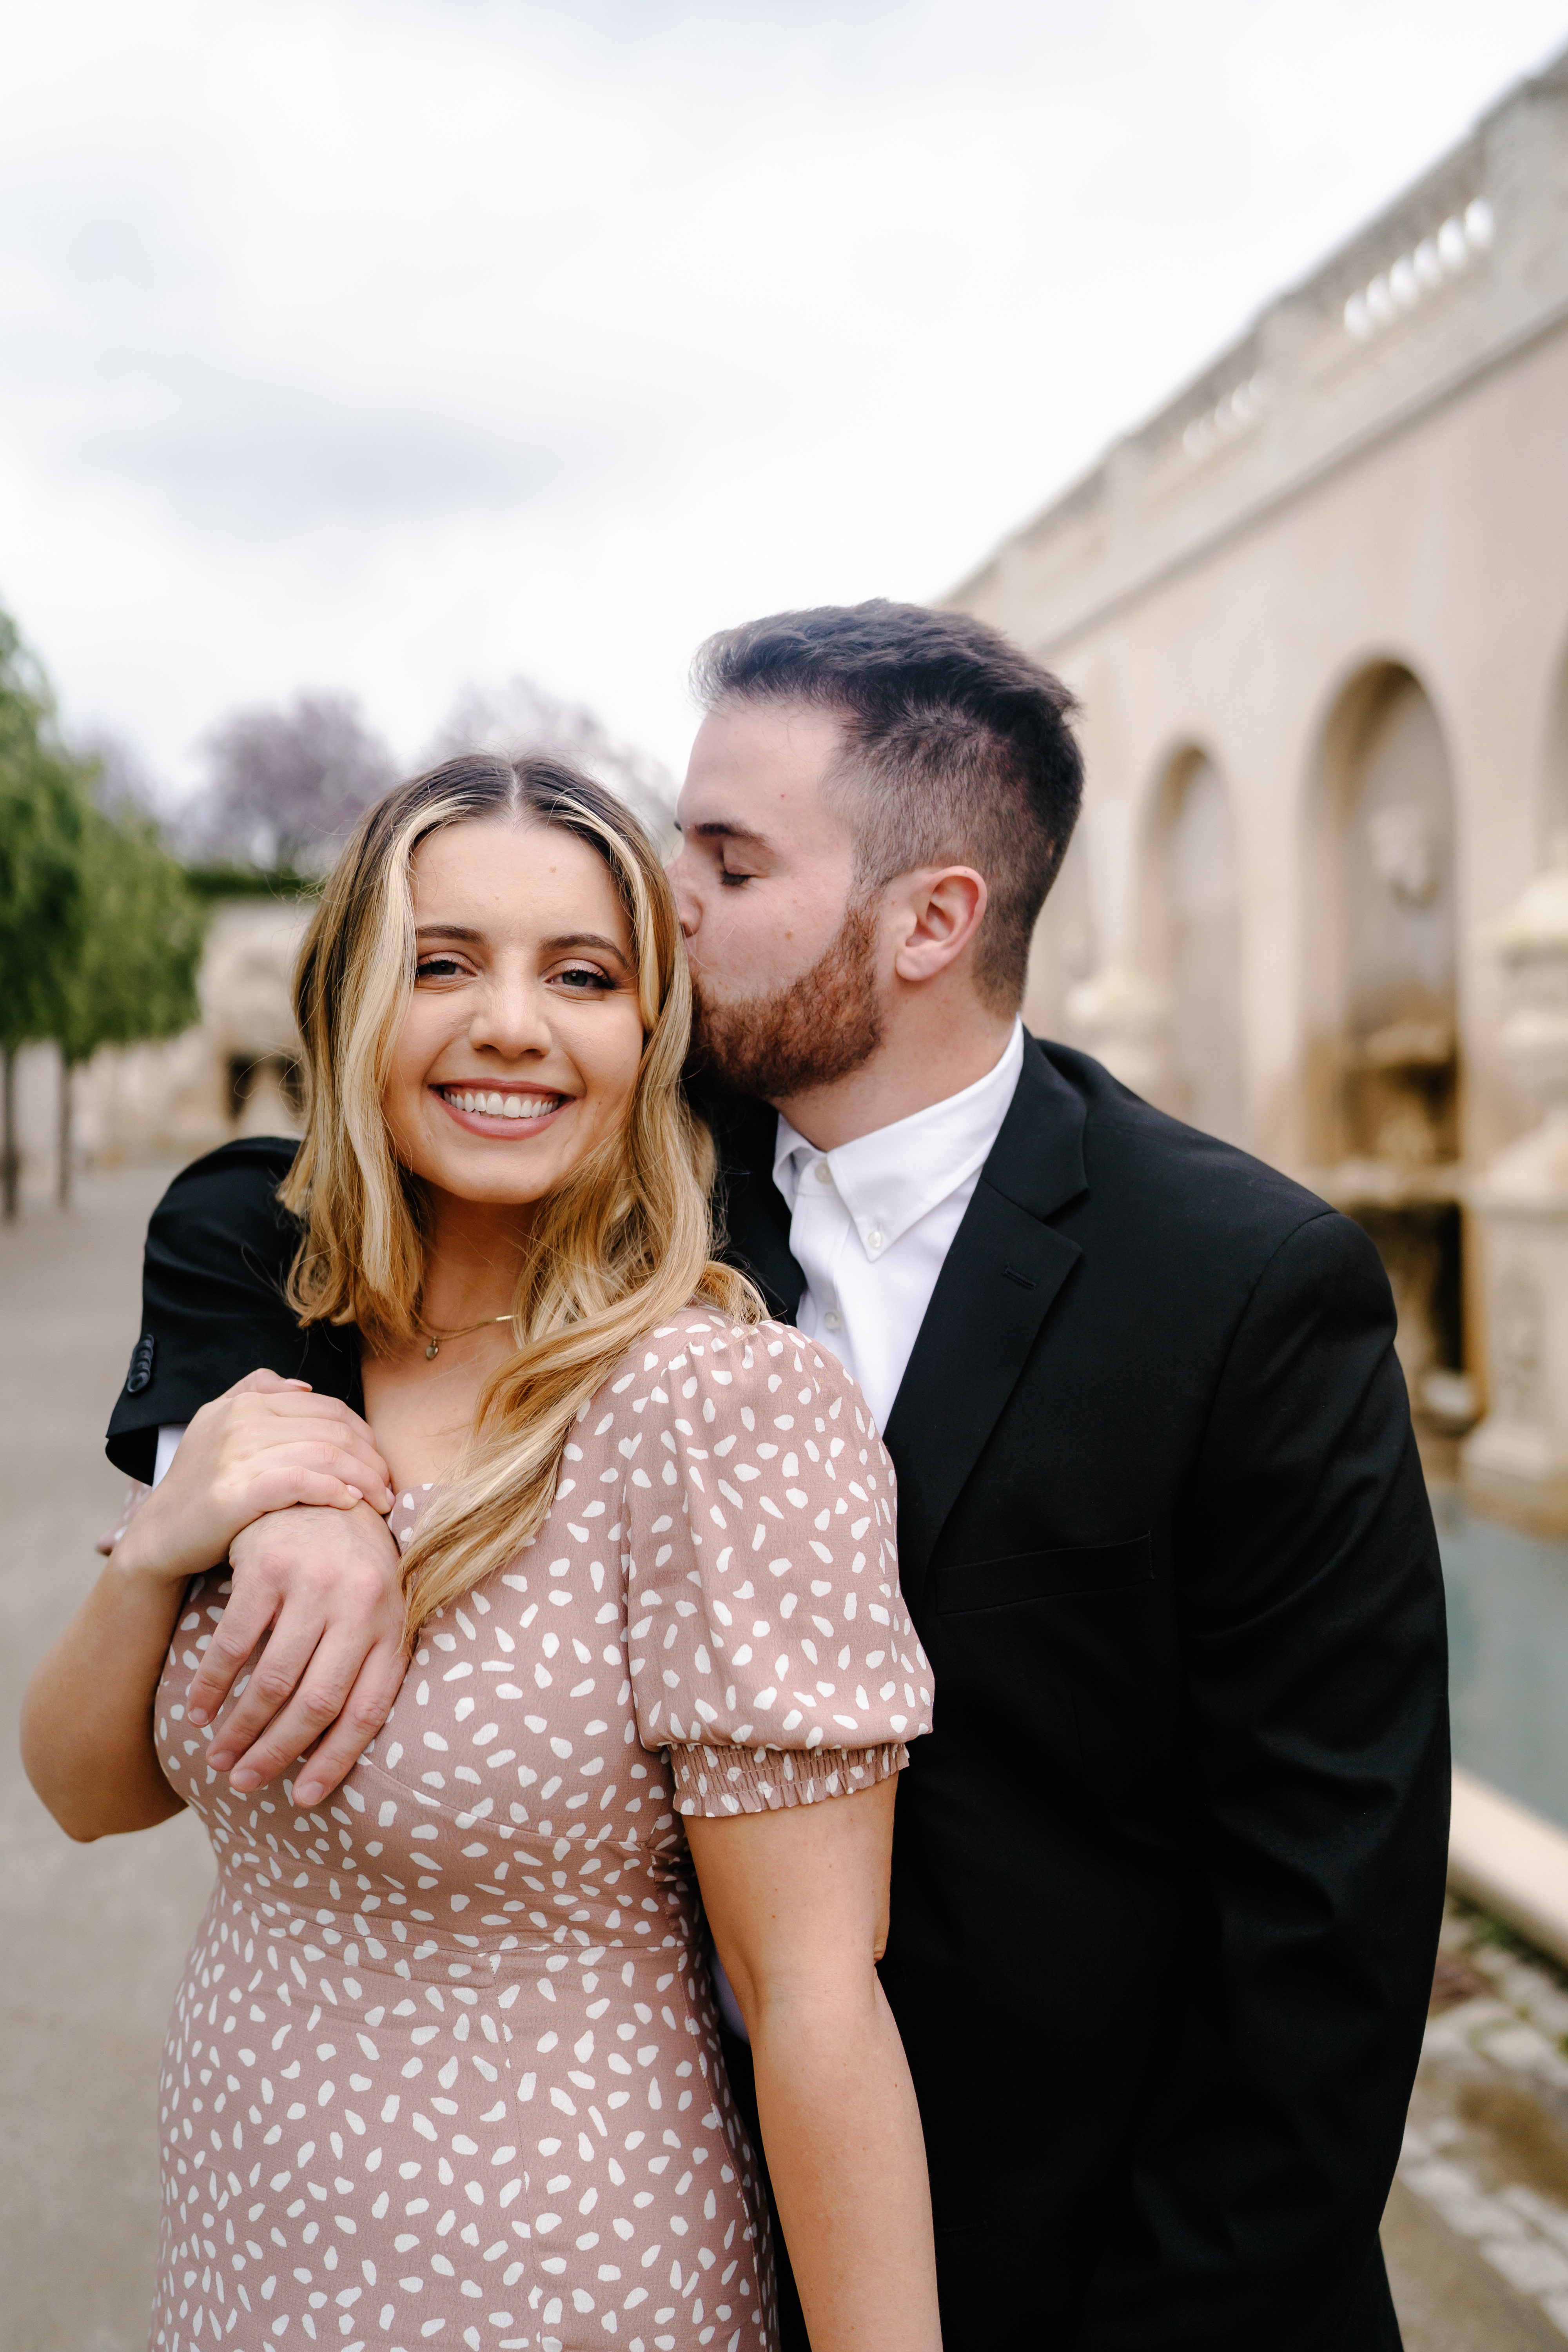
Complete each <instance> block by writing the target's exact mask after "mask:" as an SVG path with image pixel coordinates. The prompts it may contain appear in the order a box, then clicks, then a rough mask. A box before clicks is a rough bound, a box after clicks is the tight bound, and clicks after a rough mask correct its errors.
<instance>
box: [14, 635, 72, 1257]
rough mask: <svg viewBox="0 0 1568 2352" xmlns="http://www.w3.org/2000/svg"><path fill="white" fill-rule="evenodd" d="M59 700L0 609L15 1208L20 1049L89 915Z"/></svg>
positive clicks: (46, 1031) (56, 991)
mask: <svg viewBox="0 0 1568 2352" xmlns="http://www.w3.org/2000/svg"><path fill="white" fill-rule="evenodd" d="M53 718H54V710H53V704H52V701H51V699H50V697H49V692H48V688H47V684H46V683H45V681H44V678H43V677H42V674H41V672H40V671H39V670H38V669H37V665H36V664H35V663H33V662H32V661H31V660H30V659H29V658H28V656H27V655H26V653H25V652H24V650H23V647H22V644H21V640H20V638H19V636H18V635H17V632H16V625H15V623H14V622H13V621H12V620H11V619H10V617H9V615H8V614H5V613H0V1097H3V1105H0V1193H3V1198H4V1210H5V1218H6V1220H7V1222H9V1220H10V1219H12V1218H13V1217H15V1215H16V1199H17V1188H18V1178H19V1172H20V1171H19V1161H18V1155H17V1149H16V1055H17V1053H18V1051H19V1050H20V1048H21V1047H22V1046H23V1045H31V1044H33V1043H34V1042H35V1041H36V1040H37V1039H38V1038H43V1037H50V1036H55V1035H58V1033H59V1029H60V1026H61V1024H62V1022H63V1020H64V1016H65V1003H66V994H67V990H68V985H69V977H70V973H71V971H72V969H73V967H74V964H75V962H76V959H77V957H78V954H79V950H80V947H81V942H82V938H83V933H84V928H85V918H86V903H85V900H86V894H85V891H84V888H83V877H82V866H81V836H82V830H83V824H84V822H85V817H86V803H85V799H84V795H83V792H82V780H81V774H80V771H79V768H78V767H77V765H76V763H75V762H74V761H71V760H70V759H69V758H68V757H67V755H66V754H65V753H64V752H63V751H61V750H60V749H59V748H58V745H57V744H56V742H55V740H54V737H53Z"/></svg>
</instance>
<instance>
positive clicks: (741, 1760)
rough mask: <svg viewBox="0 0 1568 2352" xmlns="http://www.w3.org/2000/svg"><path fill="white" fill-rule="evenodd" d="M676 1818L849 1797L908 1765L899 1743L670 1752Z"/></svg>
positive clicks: (773, 1808) (773, 1809)
mask: <svg viewBox="0 0 1568 2352" xmlns="http://www.w3.org/2000/svg"><path fill="white" fill-rule="evenodd" d="M665 1753H666V1754H667V1755H668V1759H669V1769H670V1773H671V1775H672V1777H673V1779H674V1781H675V1810H676V1811H677V1812H678V1813H700V1814H702V1815H703V1816H705V1817H706V1818H707V1819H709V1820H717V1819H718V1818H720V1817H721V1815H723V1814H725V1813H769V1812H777V1811H779V1810H780V1809H781V1808H782V1807H783V1806H784V1805H817V1804H820V1803H822V1801H823V1800H824V1799H825V1798H827V1797H853V1796H855V1795H856V1794H857V1793H858V1791H859V1790H862V1789H872V1788H875V1786H876V1784H877V1782H878V1781H879V1780H891V1779H892V1777H893V1775H894V1773H896V1772H901V1771H902V1770H903V1769H904V1767H905V1765H906V1764H907V1763H908V1762H909V1760H910V1751H909V1749H908V1748H906V1747H905V1745H904V1743H903V1741H902V1740H901V1739H889V1740H888V1741H886V1742H885V1743H884V1744H883V1745H882V1746H881V1747H879V1748H707V1747H702V1746H693V1747H684V1748H667V1749H666V1750H665Z"/></svg>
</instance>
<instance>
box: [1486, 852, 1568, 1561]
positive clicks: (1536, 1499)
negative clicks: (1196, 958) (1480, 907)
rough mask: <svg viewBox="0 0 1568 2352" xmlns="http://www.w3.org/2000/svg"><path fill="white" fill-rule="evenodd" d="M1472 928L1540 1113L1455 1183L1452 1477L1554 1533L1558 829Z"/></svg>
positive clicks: (1564, 1027) (1562, 1312) (1560, 1347)
mask: <svg viewBox="0 0 1568 2352" xmlns="http://www.w3.org/2000/svg"><path fill="white" fill-rule="evenodd" d="M1486 938H1487V941H1488V944H1489V946H1490V947H1491V948H1492V949H1493V950H1495V952H1496V954H1497V955H1498V957H1499V959H1500V961H1501V963H1502V966H1503V969H1504V971H1505V974H1506V976H1507V986H1508V1010H1507V1013H1506V1015H1505V1018H1504V1021H1503V1026H1502V1046H1503V1052H1504V1055H1505V1056H1506V1058H1507V1060H1508V1063H1509V1066H1510V1069H1511V1070H1512V1072H1513V1074H1514V1076H1515V1077H1516V1078H1517V1079H1518V1081H1519V1083H1520V1086H1521V1088H1522V1090H1523V1091H1524V1093H1525V1094H1526V1095H1527V1096H1528V1097H1530V1098H1531V1100H1532V1101H1533V1103H1534V1104H1535V1106H1536V1108H1538V1109H1539V1111H1540V1113H1541V1117H1540V1123H1539V1124H1538V1125H1537V1126H1536V1127H1534V1128H1533V1129H1531V1132H1530V1133H1529V1134H1528V1135H1525V1136H1522V1137H1521V1139H1520V1140H1519V1141H1518V1142H1517V1143H1512V1144H1510V1145H1509V1147H1508V1149H1507V1150H1505V1151H1503V1152H1501V1153H1500V1155H1499V1157H1498V1158H1497V1159H1496V1160H1494V1161H1493V1162H1492V1164H1491V1166H1490V1167H1489V1169H1487V1170H1486V1171H1485V1172H1484V1173H1483V1174H1482V1175H1480V1176H1479V1177H1477V1178H1476V1179H1474V1180H1473V1181H1471V1183H1470V1185H1469V1186H1468V1192H1467V1199H1468V1205H1469V1208H1470V1210H1471V1212H1472V1214H1473V1217H1474V1221H1475V1227H1476V1231H1477V1234H1478V1237H1479V1244H1480V1261H1481V1285H1482V1296H1483V1298H1484V1302H1485V1316H1486V1354H1487V1368H1488V1388H1489V1409H1488V1412H1487V1417H1486V1419H1485V1420H1484V1421H1483V1422H1482V1423H1481V1424H1480V1426H1479V1428H1478V1429H1477V1430H1475V1431H1474V1432H1473V1433H1472V1434H1471V1435H1470V1437H1469V1438H1468V1439H1467V1441H1466V1443H1465V1445H1464V1448H1463V1451H1462V1454H1461V1457H1460V1467H1461V1476H1462V1478H1463V1482H1464V1489H1465V1495H1466V1498H1467V1500H1468V1502H1469V1503H1470V1504H1471V1505H1472V1506H1473V1507H1474V1508H1475V1509H1476V1510H1478V1511H1479V1512H1482V1513H1484V1514H1485V1515H1486V1516H1487V1517H1491V1518H1499V1519H1504V1520H1507V1521H1508V1522H1509V1523H1510V1525H1512V1526H1515V1527H1521V1528H1527V1529H1529V1530H1531V1532H1532V1533H1535V1534H1538V1535H1549V1536H1568V835H1558V837H1557V838H1556V840H1555V841H1554V842H1553V844H1552V854H1551V859H1550V862H1549V864H1548V866H1547V868H1546V871H1545V872H1544V873H1543V874H1542V875H1540V876H1538V877H1537V878H1536V880H1535V881H1533V882H1532V883H1531V884H1530V886H1529V887H1528V888H1527V889H1526V890H1525V892H1524V894H1523V896H1522V897H1521V898H1520V899H1519V900H1518V901H1517V903H1516V904H1515V905H1514V906H1513V907H1512V908H1510V910H1509V912H1508V913H1507V914H1506V915H1504V916H1503V917H1502V919H1501V920H1500V921H1499V922H1497V923H1495V924H1493V925H1492V926H1491V927H1490V929H1489V931H1488V933H1487V934H1486Z"/></svg>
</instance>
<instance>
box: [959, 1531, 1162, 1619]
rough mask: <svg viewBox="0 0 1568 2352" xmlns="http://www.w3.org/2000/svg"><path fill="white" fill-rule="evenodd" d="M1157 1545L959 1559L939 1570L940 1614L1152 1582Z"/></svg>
mask: <svg viewBox="0 0 1568 2352" xmlns="http://www.w3.org/2000/svg"><path fill="white" fill-rule="evenodd" d="M1153 1578H1154V1549H1153V1546H1152V1543H1151V1541H1150V1539H1149V1538H1148V1537H1147V1536H1133V1537H1131V1538H1129V1540H1128V1541H1127V1542H1125V1543H1112V1544H1079V1545H1075V1546H1074V1547H1072V1549H1069V1550H1066V1551H1019V1552H1014V1553H1012V1554H1010V1555H1009V1557H1008V1558H1007V1559H978V1560H969V1561H960V1562H957V1563H955V1564H954V1565H952V1566H951V1567H948V1568H942V1569H939V1570H937V1577H936V1606H937V1614H938V1615H939V1616H941V1617H954V1616H962V1615H964V1614H966V1613H968V1612H971V1611H973V1610H978V1609H1005V1608H1008V1607H1010V1606H1012V1605H1013V1604H1014V1603H1015V1602H1016V1601H1056V1600H1060V1599H1064V1598H1065V1597H1066V1596H1067V1595H1068V1594H1069V1593H1081V1592H1120V1591H1124V1590H1125V1589H1126V1588H1127V1587H1128V1586H1129V1585H1133V1584H1150V1583H1152V1581H1153Z"/></svg>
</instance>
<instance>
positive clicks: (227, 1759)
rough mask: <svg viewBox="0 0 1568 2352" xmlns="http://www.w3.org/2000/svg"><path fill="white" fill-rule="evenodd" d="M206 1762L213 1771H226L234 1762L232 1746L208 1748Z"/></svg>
mask: <svg viewBox="0 0 1568 2352" xmlns="http://www.w3.org/2000/svg"><path fill="white" fill-rule="evenodd" d="M207 1762H208V1763H209V1764H210V1765H211V1766H212V1769H213V1770H214V1771H215V1772H226V1771H227V1770H228V1768H229V1766H230V1765H231V1764H232V1763H233V1762H234V1750H233V1748H208V1749H207Z"/></svg>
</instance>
